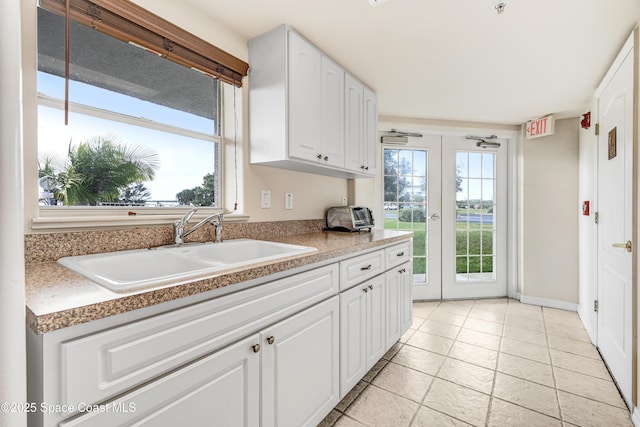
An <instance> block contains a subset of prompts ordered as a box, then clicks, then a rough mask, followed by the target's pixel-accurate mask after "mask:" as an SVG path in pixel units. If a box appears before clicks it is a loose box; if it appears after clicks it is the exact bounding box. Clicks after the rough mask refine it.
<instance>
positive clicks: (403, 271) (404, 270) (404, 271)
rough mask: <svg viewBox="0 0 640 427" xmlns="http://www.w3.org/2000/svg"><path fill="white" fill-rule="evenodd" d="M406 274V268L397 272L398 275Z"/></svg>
mask: <svg viewBox="0 0 640 427" xmlns="http://www.w3.org/2000/svg"><path fill="white" fill-rule="evenodd" d="M406 272H407V269H406V268H401V269H400V270H398V273H401V274H402V273H406Z"/></svg>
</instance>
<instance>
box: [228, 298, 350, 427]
mask: <svg viewBox="0 0 640 427" xmlns="http://www.w3.org/2000/svg"><path fill="white" fill-rule="evenodd" d="M338 313H339V304H338V296H334V297H333V298H331V299H329V300H327V301H325V302H323V303H320V304H318V305H316V306H313V307H311V308H309V309H307V310H305V311H303V312H301V313H299V314H297V315H295V316H292V317H290V318H288V319H286V320H284V321H282V322H280V323H278V324H276V325H274V326H272V327H269V328H267V329H265V330H263V331H262V332H261V333H260V336H261V340H262V349H263V350H262V351H261V353H262V414H261V418H262V423H261V426H262V427H274V426H278V427H287V426H292V427H299V426H316V425H317V424H318V423H320V421H322V420H323V418H324V417H325V416H326V415H327V414H328V413H329V412H330V411H331V409H333V407H334V406H335V405H336V404H337V403H338V402H339V364H338V363H339V359H338V346H339V337H338V333H339V323H338ZM220 425H225V424H220Z"/></svg>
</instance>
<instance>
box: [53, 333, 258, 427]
mask: <svg viewBox="0 0 640 427" xmlns="http://www.w3.org/2000/svg"><path fill="white" fill-rule="evenodd" d="M256 343H258V334H254V335H252V336H251V337H248V338H246V339H243V340H242V341H239V342H237V343H235V344H233V345H232V346H230V347H227V348H225V349H223V350H220V351H217V352H216V353H213V354H211V355H209V356H207V357H205V358H203V359H200V360H198V361H197V362H194V363H192V364H190V365H188V366H186V367H184V368H182V369H179V370H177V371H175V372H172V373H171V374H169V375H166V376H164V377H161V378H160V379H158V380H156V381H153V382H152V383H150V384H148V385H145V386H143V387H141V388H138V389H137V390H135V391H133V392H130V393H128V394H126V395H124V396H122V397H120V398H118V399H115V400H113V401H110V402H108V403H106V404H101V405H88V406H86V407H84V408H79V409H80V410H90V411H91V412H88V413H87V414H85V415H81V416H79V417H76V418H73V419H71V420H69V421H64V422H62V423H60V426H61V427H72V426H91V427H102V426H104V427H113V426H121V425H136V426H159V427H164V426H193V427H199V426H204V425H220V426H246V427H251V426H256V425H258V422H259V416H260V412H259V409H260V395H259V390H260V387H259V385H260V355H259V353H257V352H254V348H253V346H254V345H255V344H256Z"/></svg>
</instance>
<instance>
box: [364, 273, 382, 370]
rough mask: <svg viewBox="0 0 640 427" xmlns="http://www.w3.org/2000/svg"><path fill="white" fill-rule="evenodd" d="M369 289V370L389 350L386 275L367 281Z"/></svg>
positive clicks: (367, 321) (367, 322)
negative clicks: (387, 340)
mask: <svg viewBox="0 0 640 427" xmlns="http://www.w3.org/2000/svg"><path fill="white" fill-rule="evenodd" d="M365 285H366V286H367V289H368V290H369V291H368V292H367V320H366V324H367V327H366V328H367V371H369V369H371V368H373V365H375V364H376V363H377V362H378V360H380V358H381V357H382V356H384V354H385V353H386V351H387V347H386V337H385V328H386V324H385V323H386V311H387V310H386V307H385V300H386V298H385V277H384V275H380V276H378V277H375V278H373V279H371V280H369V281H367V282H366V283H365Z"/></svg>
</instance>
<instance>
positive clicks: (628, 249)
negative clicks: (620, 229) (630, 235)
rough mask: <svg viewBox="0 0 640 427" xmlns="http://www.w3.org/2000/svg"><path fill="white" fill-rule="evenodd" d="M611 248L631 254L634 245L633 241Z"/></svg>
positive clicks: (615, 244)
mask: <svg viewBox="0 0 640 427" xmlns="http://www.w3.org/2000/svg"><path fill="white" fill-rule="evenodd" d="M611 246H613V247H614V248H621V249H626V250H627V252H631V251H632V250H633V245H632V244H631V240H627V243H614V244H613V245H611Z"/></svg>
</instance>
